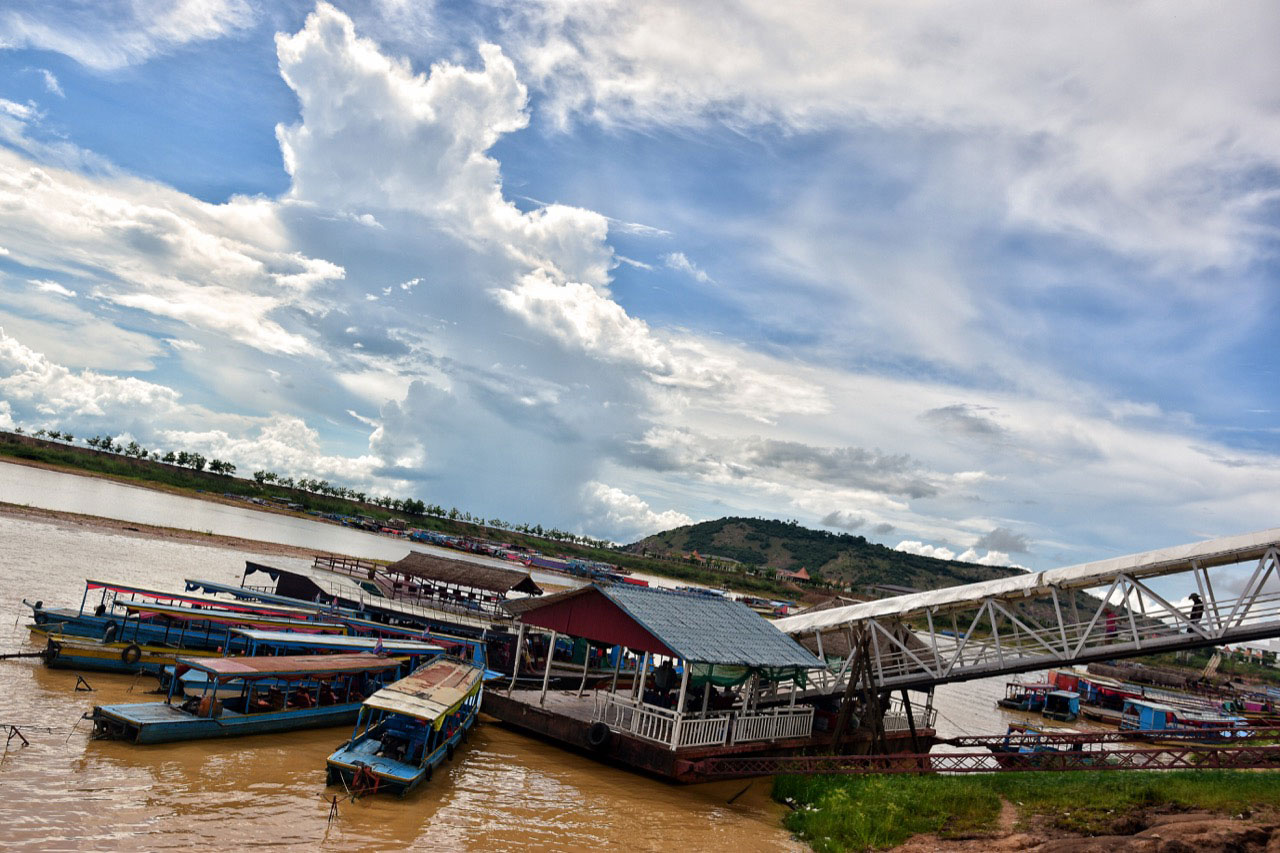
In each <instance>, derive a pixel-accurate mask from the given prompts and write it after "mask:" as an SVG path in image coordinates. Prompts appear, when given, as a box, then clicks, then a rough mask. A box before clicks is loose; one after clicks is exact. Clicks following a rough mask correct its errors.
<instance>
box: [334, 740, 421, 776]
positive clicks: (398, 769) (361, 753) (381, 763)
mask: <svg viewBox="0 0 1280 853" xmlns="http://www.w3.org/2000/svg"><path fill="white" fill-rule="evenodd" d="M381 746H382V743H381V742H380V741H377V740H373V739H372V738H370V739H367V740H362V741H360V742H359V743H357V744H356V745H355V746H350V745H347V746H344V747H343V748H342V749H339V750H338V751H337V752H335V753H333V754H332V755H330V756H329V761H331V762H337V763H339V764H344V765H347V766H352V765H354V764H355V763H356V762H357V761H359V762H360V763H361V764H366V765H368V766H369V767H370V768H372V769H373V771H374V772H376V773H379V774H381V775H383V776H394V777H397V778H399V779H402V780H404V781H406V782H407V781H409V780H410V779H412V778H413V777H414V776H415V775H417V773H418V768H417V767H413V766H412V765H409V764H405V763H404V762H403V761H396V760H395V759H393V758H388V757H387V756H385V755H377V754H376V753H377V751H378V749H379V748H380V747H381Z"/></svg>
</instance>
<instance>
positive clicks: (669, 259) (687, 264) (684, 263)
mask: <svg viewBox="0 0 1280 853" xmlns="http://www.w3.org/2000/svg"><path fill="white" fill-rule="evenodd" d="M662 262H663V263H664V264H666V265H667V266H668V267H670V268H671V269H673V270H676V271H678V272H682V273H685V274H686V275H689V276H691V277H692V278H693V280H694V281H698V282H701V283H702V284H707V283H708V282H710V281H711V280H712V279H711V276H709V275H707V273H706V271H705V270H702V269H700V268H699V267H698V266H697V265H696V264H694V262H693V261H691V260H689V259H688V258H687V257H686V256H685V254H684V252H671V253H670V254H667V255H663V256H662Z"/></svg>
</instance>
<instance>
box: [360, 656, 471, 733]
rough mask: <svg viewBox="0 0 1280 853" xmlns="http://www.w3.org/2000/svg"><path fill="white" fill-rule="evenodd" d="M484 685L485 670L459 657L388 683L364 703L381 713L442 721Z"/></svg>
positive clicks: (439, 659)
mask: <svg viewBox="0 0 1280 853" xmlns="http://www.w3.org/2000/svg"><path fill="white" fill-rule="evenodd" d="M483 683H484V668H483V667H479V666H476V665H475V664H473V663H468V662H467V661H464V660H459V659H458V658H451V657H442V658H436V659H435V660H433V661H431V662H430V663H428V664H426V665H425V666H421V667H418V669H417V670H415V671H414V672H413V673H412V674H410V675H407V676H405V677H404V678H402V679H400V680H399V681H397V682H395V683H393V684H388V685H387V686H386V687H384V688H382V689H381V690H379V691H378V692H377V693H374V694H373V695H372V696H370V697H369V698H368V699H365V700H364V704H365V705H366V706H368V707H370V708H376V709H377V710H379V711H390V712H391V713H393V714H404V715H406V716H409V717H416V718H418V719H420V720H432V721H436V722H439V721H440V720H442V719H443V718H444V717H445V716H447V715H448V714H450V713H452V712H453V711H455V710H457V708H458V706H459V705H461V704H462V702H463V701H464V700H465V699H466V698H467V697H468V696H470V695H471V694H473V693H475V692H476V691H477V690H479V689H480V685H482V684H483Z"/></svg>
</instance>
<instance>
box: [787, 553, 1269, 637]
mask: <svg viewBox="0 0 1280 853" xmlns="http://www.w3.org/2000/svg"><path fill="white" fill-rule="evenodd" d="M1277 544H1280V528H1272V529H1270V530H1263V531H1260V532H1257V533H1244V534H1240V535H1238V536H1227V537H1223V538H1221V539H1209V540H1206V541H1204V542H1196V543H1192V544H1190V545H1176V546H1174V547H1171V548H1161V549H1158V550H1155V551H1145V552H1143V553H1141V554H1130V555H1127V556H1124V557H1112V558H1110V559H1107V560H1098V561H1096V562H1092V563H1081V564H1079V565H1075V566H1066V567H1063V568H1059V569H1048V570H1046V571H1043V572H1027V573H1025V574H1017V575H1014V576H1012V577H1007V578H995V579H993V580H988V581H980V582H978V583H970V584H963V585H961V586H953V587H944V588H943V589H933V590H929V591H927V592H917V593H913V594H911V595H900V596H897V597H895V598H882V599H880V600H878V601H867V602H863V603H861V604H850V605H847V606H845V607H832V608H830V609H828V610H821V611H817V612H814V613H801V614H798V615H796V616H788V617H786V618H784V619H779V620H777V621H776V622H774V623H773V624H774V626H775V627H776V628H778V629H779V630H780V631H785V632H786V633H788V634H799V633H806V632H811V631H822V630H826V629H828V628H834V627H836V626H840V625H846V624H848V623H850V622H858V621H861V620H864V619H875V618H879V617H884V616H898V617H901V618H904V619H905V618H907V617H909V616H910V615H912V614H914V613H921V612H923V611H925V610H928V609H931V608H937V607H967V606H973V605H975V604H977V603H979V602H981V601H982V600H983V599H984V598H986V597H987V596H999V595H1007V594H1009V593H1012V592H1022V593H1024V594H1025V595H1027V596H1032V595H1048V594H1049V588H1050V587H1058V588H1059V589H1088V588H1090V587H1095V586H1100V585H1102V586H1105V585H1107V584H1109V583H1111V581H1112V580H1113V579H1114V578H1115V575H1116V573H1118V572H1125V573H1126V574H1128V575H1129V576H1130V577H1133V578H1139V579H1140V578H1143V577H1147V576H1148V575H1158V574H1165V573H1168V572H1170V571H1176V570H1178V569H1179V567H1185V570H1187V571H1190V570H1191V569H1192V568H1193V567H1194V566H1199V567H1201V568H1210V567H1212V566H1225V565H1233V564H1235V563H1242V562H1244V561H1246V560H1256V559H1260V558H1261V557H1262V556H1263V555H1264V554H1266V552H1267V550H1268V549H1269V548H1273V547H1275V546H1276V545H1277Z"/></svg>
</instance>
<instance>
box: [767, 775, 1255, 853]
mask: <svg viewBox="0 0 1280 853" xmlns="http://www.w3.org/2000/svg"><path fill="white" fill-rule="evenodd" d="M773 795H774V797H775V798H776V799H778V800H781V801H782V802H786V803H788V804H789V805H791V806H792V808H793V809H795V810H794V811H793V812H792V813H791V814H790V815H788V816H787V818H786V825H787V828H788V829H790V830H791V831H792V832H794V833H795V834H796V835H797V836H799V837H800V838H802V839H803V840H805V841H806V842H808V843H809V844H810V845H811V846H812V847H813V848H814V849H815V850H817V851H819V853H841V852H842V851H846V850H870V849H885V848H888V847H893V846H895V845H897V844H901V843H902V842H903V841H905V840H906V839H907V838H909V837H911V836H912V835H917V834H919V833H926V832H932V833H938V834H940V835H942V836H944V837H945V836H955V835H966V834H973V833H979V832H983V831H987V830H991V829H993V828H994V827H995V826H996V821H997V818H998V816H999V814H1000V799H1001V798H1002V797H1003V798H1004V799H1007V800H1009V801H1010V802H1012V803H1013V804H1014V805H1016V806H1017V807H1018V810H1019V812H1020V814H1021V815H1022V816H1023V817H1024V818H1026V817H1030V816H1041V817H1043V818H1044V819H1045V820H1046V821H1047V823H1048V825H1049V826H1051V827H1053V828H1055V829H1059V830H1062V831H1064V832H1071V833H1079V834H1084V835H1096V834H1101V833H1106V832H1108V831H1109V830H1111V829H1112V828H1113V827H1115V826H1117V825H1123V822H1124V821H1125V819H1126V816H1129V815H1137V814H1138V813H1140V812H1141V811H1143V810H1146V809H1152V808H1160V809H1167V810H1170V811H1186V810H1191V809H1197V810H1206V811H1214V812H1225V813H1232V814H1235V813H1239V812H1242V811H1245V810H1247V809H1254V808H1258V807H1269V808H1276V807H1280V773H1273V772H1250V771H1227V770H1222V771H1219V770H1202V771H1194V770H1184V771H1169V772H1152V773H1146V772H1128V771H1126V772H1098V773H1089V772H1071V773H993V774H989V775H988V774H983V775H976V776H779V777H777V779H776V780H775V781H774V789H773Z"/></svg>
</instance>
